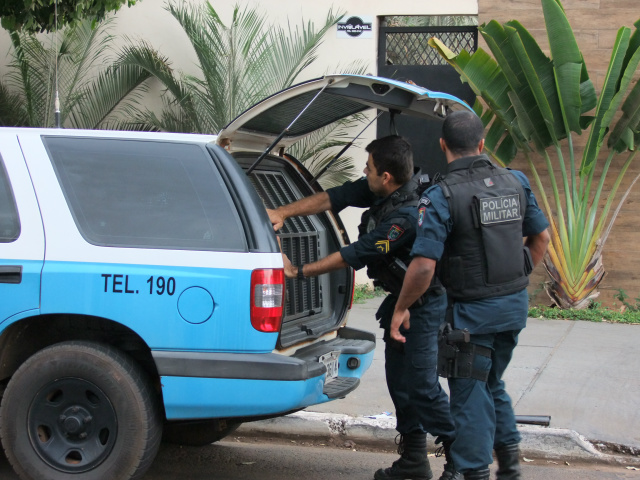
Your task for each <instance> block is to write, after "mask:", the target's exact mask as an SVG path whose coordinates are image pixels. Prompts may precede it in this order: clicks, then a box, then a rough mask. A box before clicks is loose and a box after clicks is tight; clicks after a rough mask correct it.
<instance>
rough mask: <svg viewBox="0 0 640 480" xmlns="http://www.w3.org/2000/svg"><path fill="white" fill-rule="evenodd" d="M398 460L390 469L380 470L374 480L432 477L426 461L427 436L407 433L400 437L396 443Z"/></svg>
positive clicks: (408, 479)
mask: <svg viewBox="0 0 640 480" xmlns="http://www.w3.org/2000/svg"><path fill="white" fill-rule="evenodd" d="M398 453H399V454H400V458H399V459H398V460H396V461H395V462H393V464H392V465H391V466H390V467H387V468H381V469H380V470H378V471H377V472H376V473H375V474H374V475H373V478H374V479H375V480H430V479H431V478H432V477H433V473H432V472H431V467H430V466H429V460H428V459H427V435H426V434H425V433H407V434H405V435H400V442H399V443H398Z"/></svg>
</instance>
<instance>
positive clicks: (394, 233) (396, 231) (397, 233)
mask: <svg viewBox="0 0 640 480" xmlns="http://www.w3.org/2000/svg"><path fill="white" fill-rule="evenodd" d="M403 233H404V228H402V227H401V226H400V225H398V224H395V223H394V224H393V225H391V228H390V229H389V231H388V232H387V240H389V241H391V242H393V241H394V240H397V239H399V238H400V237H401V236H402V234H403Z"/></svg>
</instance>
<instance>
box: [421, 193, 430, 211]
mask: <svg viewBox="0 0 640 480" xmlns="http://www.w3.org/2000/svg"><path fill="white" fill-rule="evenodd" d="M430 204H431V200H430V199H429V197H427V196H426V195H423V196H422V197H420V202H418V208H420V207H428V206H429V205H430Z"/></svg>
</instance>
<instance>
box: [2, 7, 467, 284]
mask: <svg viewBox="0 0 640 480" xmlns="http://www.w3.org/2000/svg"><path fill="white" fill-rule="evenodd" d="M178 1H179V2H180V3H192V4H198V3H200V2H201V1H202V0H178ZM478 1H479V0H448V1H441V0H422V1H418V0H405V1H403V2H389V1H388V0H342V1H341V2H339V3H333V2H327V1H323V0H316V1H311V2H310V1H304V0H262V1H256V0H249V1H247V2H243V3H241V5H243V6H244V5H247V4H249V5H255V6H257V7H258V8H259V9H261V10H262V11H263V12H265V13H267V15H268V16H269V18H270V19H271V20H272V21H279V22H280V23H281V24H282V25H283V26H286V25H287V22H289V23H290V25H291V26H292V28H295V26H296V25H299V24H300V23H302V19H304V21H305V22H306V21H312V22H314V23H315V24H316V26H319V25H321V24H322V23H323V22H324V19H325V18H326V16H327V12H328V11H329V9H330V8H332V7H333V8H334V11H343V12H345V15H346V16H345V18H348V17H350V16H354V15H355V16H370V17H372V18H373V19H374V21H373V35H372V36H371V38H369V39H363V38H359V37H351V38H346V39H344V38H338V35H337V30H336V28H335V27H334V28H333V29H332V30H331V31H330V32H329V33H328V34H327V36H326V38H325V41H324V43H323V45H322V46H321V48H320V49H319V51H318V60H317V61H316V63H314V64H313V65H311V67H310V68H309V69H308V70H306V71H305V72H303V74H302V75H301V77H300V78H298V80H299V81H303V80H308V79H310V78H315V77H319V76H322V75H323V74H324V73H332V72H335V71H338V70H339V69H340V68H341V67H344V66H347V65H348V64H350V63H351V62H354V61H363V62H364V63H365V64H366V65H368V72H369V73H371V74H376V73H377V69H376V64H377V48H378V22H377V20H376V19H377V17H380V16H389V15H477V14H478ZM210 3H211V5H212V6H213V8H214V9H215V10H216V11H217V12H218V15H219V16H220V17H221V19H222V21H223V22H224V23H225V24H228V23H229V22H230V20H231V15H232V12H233V6H234V4H235V2H229V1H219V0H211V2H210ZM165 5H166V2H165V1H164V0H139V1H138V3H137V4H136V5H135V6H134V7H131V8H126V7H124V8H122V9H121V10H120V11H119V12H117V14H116V24H115V29H114V33H115V34H116V35H126V36H127V37H129V38H130V39H134V40H135V39H141V40H145V41H147V42H149V43H150V44H151V45H152V46H154V47H155V48H156V49H157V50H158V51H160V52H162V54H164V55H165V56H166V57H168V58H169V59H171V61H172V62H173V66H174V67H175V68H176V69H179V70H182V71H184V72H186V73H195V72H196V70H195V69H194V68H193V66H194V65H195V62H196V58H195V54H194V53H193V50H192V48H191V46H190V45H189V42H188V40H187V37H186V35H185V34H184V32H183V31H182V30H181V28H180V27H179V25H178V23H177V21H176V20H175V19H174V18H173V16H172V15H171V14H170V13H169V12H168V11H167V10H166V9H165V8H164V6H165ZM114 41H116V42H118V43H120V42H121V40H120V39H118V38H116V40H114ZM8 52H9V36H8V35H7V33H6V32H5V31H3V30H2V31H0V77H2V76H3V75H4V73H5V72H6V63H7V58H6V56H7V54H8ZM375 131H376V130H375V127H373V126H372V127H371V128H370V129H369V130H368V131H367V132H366V134H364V135H363V136H362V137H361V140H360V145H362V146H366V145H367V144H368V143H369V142H370V141H371V140H373V139H374V136H375ZM351 154H352V156H353V157H355V158H356V159H357V161H358V166H359V168H364V165H365V162H366V158H367V155H366V152H365V151H364V149H360V150H359V151H354V152H352V153H351ZM361 212H362V211H361V209H355V208H350V209H346V210H345V211H344V212H342V213H341V215H340V216H341V218H342V219H343V221H344V223H345V226H346V228H347V232H348V233H349V237H350V238H351V239H352V240H355V239H356V238H357V236H358V233H357V226H358V223H359V221H360V215H361ZM365 270H366V269H363V270H360V271H359V272H358V273H357V274H356V282H357V283H366V282H368V279H367V276H366V271H365Z"/></svg>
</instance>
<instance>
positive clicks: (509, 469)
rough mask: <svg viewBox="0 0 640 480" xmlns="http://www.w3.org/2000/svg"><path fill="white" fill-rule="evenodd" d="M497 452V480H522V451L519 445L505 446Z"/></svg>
mask: <svg viewBox="0 0 640 480" xmlns="http://www.w3.org/2000/svg"><path fill="white" fill-rule="evenodd" d="M495 450H496V458H497V459H498V472H497V476H496V479H497V480H520V458H519V456H520V451H519V449H518V444H517V443H514V444H512V445H503V446H502V447H498V448H496V449H495Z"/></svg>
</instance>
